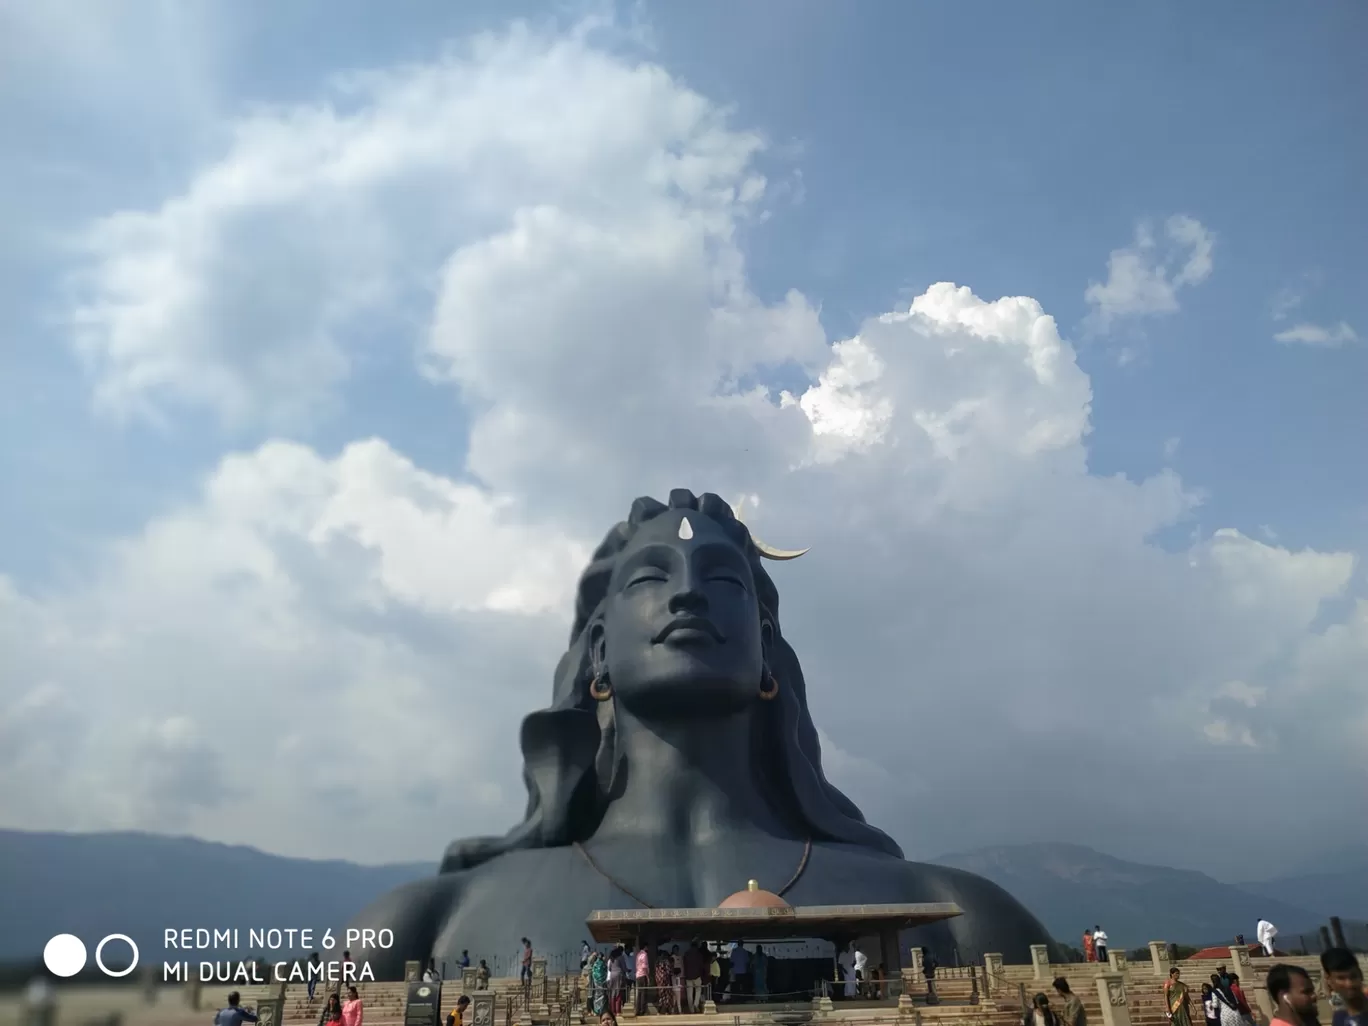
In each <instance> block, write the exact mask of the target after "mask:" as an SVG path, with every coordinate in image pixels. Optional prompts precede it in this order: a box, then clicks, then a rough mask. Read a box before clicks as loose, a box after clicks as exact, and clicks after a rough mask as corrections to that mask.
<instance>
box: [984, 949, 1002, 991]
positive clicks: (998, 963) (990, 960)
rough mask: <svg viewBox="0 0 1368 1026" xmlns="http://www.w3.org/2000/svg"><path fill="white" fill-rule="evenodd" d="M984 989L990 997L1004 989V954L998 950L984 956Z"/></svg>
mask: <svg viewBox="0 0 1368 1026" xmlns="http://www.w3.org/2000/svg"><path fill="white" fill-rule="evenodd" d="M983 989H984V991H985V992H986V993H987V995H988V996H989V997H994V996H996V995H997V993H998V991H999V990H1001V989H1002V956H1001V955H1000V954H998V953H997V952H991V953H989V954H986V955H984V956H983Z"/></svg>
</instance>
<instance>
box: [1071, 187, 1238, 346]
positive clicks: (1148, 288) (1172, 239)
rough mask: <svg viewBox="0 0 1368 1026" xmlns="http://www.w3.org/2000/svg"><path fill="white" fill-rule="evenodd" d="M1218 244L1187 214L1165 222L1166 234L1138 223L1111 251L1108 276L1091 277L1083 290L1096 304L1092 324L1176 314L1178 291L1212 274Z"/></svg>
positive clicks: (1109, 324) (1100, 326)
mask: <svg viewBox="0 0 1368 1026" xmlns="http://www.w3.org/2000/svg"><path fill="white" fill-rule="evenodd" d="M1214 243H1215V240H1214V238H1213V236H1212V234H1211V232H1210V231H1208V230H1207V229H1206V228H1205V227H1204V226H1203V225H1202V223H1201V222H1200V221H1198V220H1197V219H1196V218H1192V217H1188V216H1186V215H1184V214H1175V215H1174V216H1172V217H1170V218H1168V220H1166V221H1165V222H1164V225H1163V235H1162V238H1160V237H1156V235H1155V233H1154V230H1153V228H1152V227H1151V226H1150V225H1148V224H1145V223H1142V224H1140V225H1139V226H1137V227H1136V230H1135V240H1134V241H1133V242H1132V243H1131V245H1129V246H1127V247H1126V248H1124V249H1114V250H1112V253H1111V256H1110V257H1108V259H1107V280H1106V281H1105V282H1093V283H1092V284H1090V285H1089V286H1088V288H1087V290H1086V291H1085V292H1084V293H1083V298H1084V300H1085V301H1086V302H1087V303H1088V305H1089V306H1091V307H1092V310H1091V312H1090V314H1089V319H1090V321H1091V323H1092V324H1093V325H1095V326H1096V327H1098V328H1099V329H1101V330H1106V329H1107V328H1108V327H1110V326H1111V325H1112V324H1113V322H1115V321H1116V320H1118V319H1119V318H1123V317H1145V316H1153V315H1156V314H1171V313H1176V312H1177V310H1178V292H1179V290H1180V289H1183V288H1187V287H1189V286H1192V285H1200V284H1201V283H1202V282H1204V281H1206V279H1207V278H1208V277H1209V276H1210V275H1211V268H1212V249H1213V247H1214Z"/></svg>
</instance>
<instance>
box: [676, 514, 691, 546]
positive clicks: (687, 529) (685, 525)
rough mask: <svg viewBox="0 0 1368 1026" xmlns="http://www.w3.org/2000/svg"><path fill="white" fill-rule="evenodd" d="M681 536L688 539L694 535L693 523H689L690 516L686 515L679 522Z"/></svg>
mask: <svg viewBox="0 0 1368 1026" xmlns="http://www.w3.org/2000/svg"><path fill="white" fill-rule="evenodd" d="M679 537H681V538H683V539H684V540H685V541H688V540H689V539H690V538H692V537H693V524H691V523H689V518H688V517H685V518H684V519H683V520H681V521H680V522H679Z"/></svg>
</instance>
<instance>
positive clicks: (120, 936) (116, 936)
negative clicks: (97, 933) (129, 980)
mask: <svg viewBox="0 0 1368 1026" xmlns="http://www.w3.org/2000/svg"><path fill="white" fill-rule="evenodd" d="M112 940H121V941H123V942H124V943H125V944H127V945H128V946H129V947H130V948H132V949H133V960H132V961H131V962H129V963H128V968H127V969H124V970H121V971H120V972H115V971H114V970H113V969H110V968H108V967H106V966H105V964H104V962H103V960H101V958H100V955H101V954H102V953H103V952H104V946H105V945H106V944H108V943H109V942H110V941H112ZM81 960H82V961H84V960H85V945H84V944H82V945H81ZM95 964H96V965H98V966H99V967H100V972H102V973H104V974H105V975H106V976H113V977H114V978H115V979H117V978H118V977H120V976H127V975H128V974H129V973H131V972H132V971H133V970H134V969H136V968H138V946H137V945H136V944H134V943H133V938H132V937H130V936H128V934H126V933H111V934H110V935H109V936H108V937H106V938H105V939H104V940H102V941H100V943H99V944H97V945H95Z"/></svg>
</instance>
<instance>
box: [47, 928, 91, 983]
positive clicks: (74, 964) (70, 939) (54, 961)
mask: <svg viewBox="0 0 1368 1026" xmlns="http://www.w3.org/2000/svg"><path fill="white" fill-rule="evenodd" d="M85 964H86V946H85V942H84V941H82V940H81V938H80V937H77V936H76V935H75V934H74V933H59V934H58V935H57V936H56V937H53V938H52V940H50V941H48V942H47V943H46V944H44V945H43V965H45V966H47V970H48V972H50V973H52V975H53V976H61V977H63V978H65V977H68V976H75V975H76V974H77V973H79V972H80V971H81V970H82V969H84V968H85Z"/></svg>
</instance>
